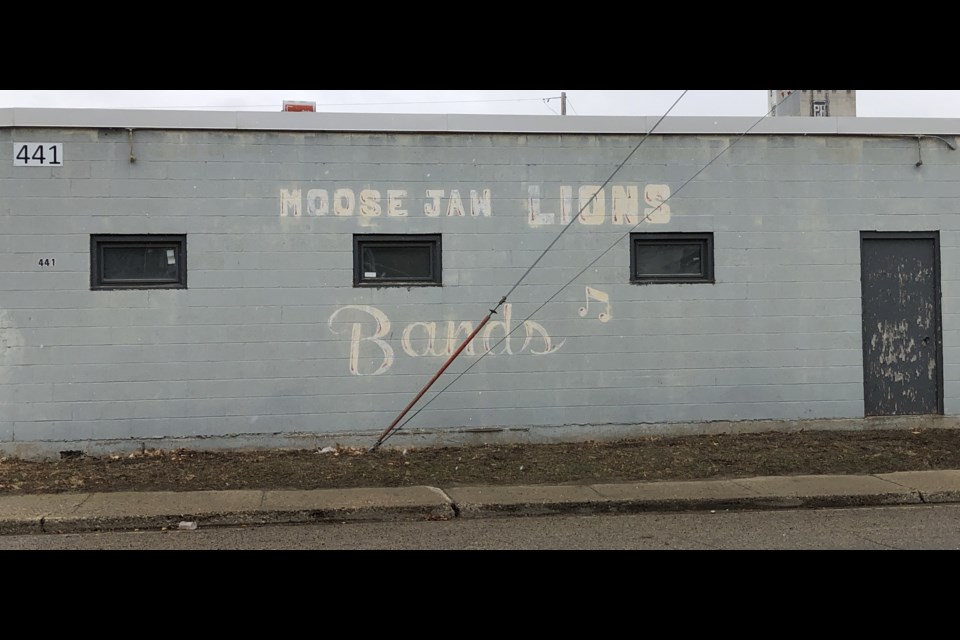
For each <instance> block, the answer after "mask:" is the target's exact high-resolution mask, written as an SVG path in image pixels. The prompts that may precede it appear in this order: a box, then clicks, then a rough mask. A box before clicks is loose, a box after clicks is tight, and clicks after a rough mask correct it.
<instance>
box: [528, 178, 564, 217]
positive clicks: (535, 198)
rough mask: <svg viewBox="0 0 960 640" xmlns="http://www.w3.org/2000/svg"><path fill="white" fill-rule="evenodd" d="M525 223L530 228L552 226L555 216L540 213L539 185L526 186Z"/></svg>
mask: <svg viewBox="0 0 960 640" xmlns="http://www.w3.org/2000/svg"><path fill="white" fill-rule="evenodd" d="M527 213H528V214H529V217H528V218H527V221H528V222H529V223H530V226H531V227H539V226H542V225H545V224H553V221H554V218H556V217H557V216H556V214H553V213H545V212H544V213H541V212H540V185H538V184H531V185H528V186H527Z"/></svg>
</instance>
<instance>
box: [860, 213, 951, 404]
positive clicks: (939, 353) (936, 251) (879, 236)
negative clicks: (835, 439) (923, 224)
mask: <svg viewBox="0 0 960 640" xmlns="http://www.w3.org/2000/svg"><path fill="white" fill-rule="evenodd" d="M867 240H933V304H934V314H935V315H934V318H935V319H936V323H937V330H936V335H935V337H934V340H936V351H935V353H936V357H937V413H936V414H935V415H941V416H942V415H944V413H943V318H942V314H941V306H942V305H941V301H940V296H941V293H940V232H939V231H861V232H860V348H861V350H862V351H863V415H864V417H874V416H867V370H868V363H867V349H866V345H865V344H864V340H866V336H867V334H866V331H865V330H864V329H865V327H864V326H863V317H864V305H865V303H866V300H865V298H864V296H863V283H864V276H865V275H866V274H865V273H864V261H863V245H864V241H867Z"/></svg>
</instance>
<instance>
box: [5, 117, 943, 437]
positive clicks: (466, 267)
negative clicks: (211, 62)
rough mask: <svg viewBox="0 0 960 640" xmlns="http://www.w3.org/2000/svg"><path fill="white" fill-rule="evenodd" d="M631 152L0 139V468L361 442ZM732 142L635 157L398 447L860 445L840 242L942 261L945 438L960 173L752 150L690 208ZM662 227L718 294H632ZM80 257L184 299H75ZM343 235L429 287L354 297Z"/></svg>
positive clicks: (297, 135)
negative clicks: (481, 440) (871, 239)
mask: <svg viewBox="0 0 960 640" xmlns="http://www.w3.org/2000/svg"><path fill="white" fill-rule="evenodd" d="M639 139H640V138H639V137H638V136H636V135H630V136H627V135H606V134H562V135H561V134H549V133H543V134H516V133H502V134H501V133H444V132H440V133H391V132H382V133H377V132H364V133H350V132H297V131H215V130H214V131H211V130H193V131H186V130H184V131H180V130H137V131H135V132H134V135H133V146H132V148H131V144H130V141H129V138H128V133H127V131H126V130H123V129H106V128H103V129H63V128H57V129H54V128H22V127H20V128H4V129H0V149H6V150H7V158H8V160H6V161H0V228H2V232H0V445H6V448H7V449H11V447H13V446H14V445H17V444H24V445H26V444H30V445H35V446H41V447H42V446H45V445H49V446H50V447H61V448H62V447H67V448H70V446H71V443H73V444H78V445H79V444H83V443H91V442H100V441H118V442H139V441H143V440H154V439H161V440H163V441H165V442H167V441H169V442H175V441H176V439H178V438H181V439H182V438H194V439H197V438H211V439H218V438H219V439H223V438H247V439H249V441H251V442H256V441H258V440H257V439H259V441H260V442H263V443H265V444H268V443H269V442H271V441H273V440H271V439H274V440H275V439H277V438H282V437H284V436H286V435H290V434H312V435H315V436H318V437H324V436H343V435H353V436H357V437H367V436H370V437H371V439H372V438H375V436H376V434H378V433H379V432H380V431H381V430H382V429H383V428H384V427H385V426H386V425H387V424H389V423H390V421H391V420H392V419H393V418H394V416H395V415H396V414H397V413H398V412H399V410H400V409H402V408H403V407H404V406H405V405H406V404H407V402H408V401H409V400H410V399H411V398H412V397H413V395H414V394H415V393H416V392H417V391H418V390H419V389H420V388H421V387H422V386H423V384H424V383H425V382H426V381H427V380H428V379H429V377H430V376H431V375H432V374H433V373H434V372H435V371H436V369H437V368H438V367H439V366H440V365H441V364H442V363H443V361H444V359H445V357H446V354H447V353H449V352H450V351H452V349H453V348H454V347H455V346H456V345H457V344H458V343H459V340H462V338H463V337H464V336H465V335H466V333H467V331H469V330H470V329H471V328H472V326H475V325H476V323H477V322H478V321H479V320H480V319H481V318H482V317H483V316H484V315H485V314H486V312H487V310H488V309H490V308H492V307H493V306H494V305H495V304H496V302H497V301H498V300H499V299H500V297H501V296H502V295H503V294H505V293H506V292H507V290H509V288H510V287H511V286H512V285H513V283H514V282H515V281H516V280H517V278H519V277H520V275H521V274H522V273H523V272H524V270H525V269H526V268H527V267H528V266H529V265H530V264H531V263H532V262H533V261H534V260H535V259H536V258H537V256H538V255H539V253H540V251H541V250H542V249H543V248H545V247H546V246H547V245H548V244H549V243H550V242H551V241H552V240H553V239H554V237H555V236H556V234H557V233H558V232H559V231H560V229H561V227H562V223H563V221H564V220H565V219H567V216H571V215H575V214H576V212H577V210H578V209H579V204H580V198H581V194H586V195H585V196H584V198H586V197H589V194H590V193H592V190H591V187H593V188H596V187H597V186H599V185H601V184H603V182H604V181H605V180H606V179H607V177H608V176H609V175H610V173H611V172H612V171H613V170H614V169H615V168H616V166H617V165H618V164H619V163H620V162H621V161H622V160H623V159H624V157H625V156H626V155H627V153H629V151H630V150H631V149H632V147H633V146H634V145H635V144H636V143H637V142H638V141H639ZM736 140H737V138H736V137H735V136H727V135H694V134H691V135H654V136H652V137H650V138H649V139H647V140H646V142H645V143H644V144H643V145H642V146H641V148H640V150H639V151H638V152H637V153H636V154H635V156H634V157H633V159H632V160H631V161H630V162H628V163H627V165H626V166H625V167H624V168H623V169H622V170H621V171H620V172H619V174H618V175H617V176H616V177H615V178H614V179H613V180H612V181H611V182H610V184H609V185H607V187H606V188H605V189H604V191H603V205H602V207H603V208H602V209H601V207H600V205H599V204H596V203H595V204H593V205H591V206H590V207H589V208H588V210H587V212H586V213H585V215H584V220H585V221H587V222H589V224H582V223H580V222H575V223H574V224H573V225H572V226H571V227H570V229H569V231H568V232H567V233H566V234H564V236H563V237H562V238H561V239H560V241H559V242H558V243H557V244H556V245H555V247H554V248H553V250H552V251H551V252H550V253H548V254H547V255H546V257H545V258H544V259H543V260H542V261H541V262H540V264H539V265H538V266H537V267H536V269H534V270H533V272H531V273H530V275H529V277H528V278H527V279H526V280H525V282H524V283H523V284H522V285H521V286H520V287H519V288H517V290H516V291H515V292H514V294H513V295H512V296H511V298H510V300H509V301H508V303H509V304H508V306H506V307H504V308H503V309H502V310H501V313H500V314H499V315H498V316H497V317H495V322H494V323H491V325H488V327H489V328H488V329H487V330H486V332H485V333H484V334H482V335H481V336H480V337H479V338H478V340H477V341H475V343H474V346H473V348H472V349H470V350H468V352H466V353H465V354H464V355H463V356H462V357H461V359H460V360H458V361H457V362H456V363H455V364H454V365H453V366H452V367H451V369H450V370H449V373H448V375H447V376H446V377H445V378H443V379H441V381H440V383H438V386H437V387H436V388H440V387H443V386H445V385H446V382H447V381H449V380H450V378H451V376H450V374H456V373H458V372H460V371H463V370H464V369H465V368H466V367H467V366H469V365H472V364H474V363H475V362H476V361H477V359H478V358H479V356H480V354H481V353H482V352H483V351H484V350H485V348H488V347H492V346H493V345H494V344H495V343H496V342H497V341H498V340H499V339H500V338H501V337H502V336H503V335H504V334H505V331H504V325H503V323H506V325H507V327H508V328H509V329H514V328H516V329H517V330H516V331H515V332H514V333H513V334H512V335H511V337H510V338H509V339H508V340H507V341H506V342H505V343H503V344H501V345H499V346H497V347H496V348H494V349H493V351H492V352H491V353H490V354H489V355H487V356H486V357H484V358H483V359H482V361H480V362H479V363H477V364H476V366H474V367H473V368H472V369H471V370H470V372H469V373H468V374H466V375H465V376H464V377H462V378H461V379H460V380H459V381H457V382H456V383H455V384H454V385H453V386H452V387H450V389H449V390H448V391H447V392H446V393H444V394H443V395H441V396H440V397H439V398H438V399H436V400H435V401H434V402H432V403H431V404H430V406H429V407H428V408H427V409H425V410H424V411H422V412H421V413H420V414H419V415H418V416H417V417H416V419H415V420H414V421H413V422H412V423H411V424H410V425H409V429H421V430H425V431H428V432H442V431H444V430H450V429H458V428H481V429H482V428H487V427H498V426H506V427H532V428H542V429H543V430H548V429H551V428H558V427H562V426H564V425H566V426H567V428H569V426H570V425H579V426H580V427H581V430H582V431H583V432H584V433H591V432H594V433H600V432H602V431H603V430H604V429H606V428H608V427H609V425H623V424H627V425H632V424H640V425H642V424H671V423H683V424H685V425H689V424H694V425H695V424H697V423H702V422H707V421H740V420H767V419H782V420H798V419H819V418H858V417H862V416H863V360H862V357H863V356H862V349H861V324H860V322H861V320H860V317H861V315H860V251H859V232H860V231H861V230H880V231H884V230H890V231H893V230H897V231H913V230H917V231H919V230H939V231H940V238H941V260H942V269H941V270H942V291H943V301H942V315H943V318H942V322H943V338H944V364H945V408H946V413H947V414H948V415H956V414H957V412H958V411H960V328H958V323H957V319H958V315H957V314H958V310H960V309H958V301H960V287H958V280H957V276H956V273H957V269H956V268H955V266H956V265H957V263H958V255H957V248H958V242H960V235H958V231H960V216H958V215H957V214H958V212H960V199H958V196H960V155H958V154H956V153H955V152H952V151H950V150H949V149H948V148H947V147H946V146H945V145H934V144H931V145H927V146H925V147H924V151H923V159H924V164H923V166H922V167H917V166H916V165H915V162H916V158H917V142H916V141H915V140H913V139H896V138H875V137H867V136H863V137H850V136H814V135H811V136H784V135H759V136H747V137H745V138H743V139H742V140H740V141H739V142H737V143H736V144H735V146H734V147H733V148H732V149H731V150H730V151H728V152H726V153H724V154H723V155H722V156H720V158H719V159H717V160H716V161H715V162H714V163H713V164H711V165H710V167H708V168H707V169H706V170H705V171H703V172H702V173H701V174H700V175H699V176H698V177H697V178H696V179H695V180H693V181H692V182H690V183H689V184H687V185H686V186H684V183H685V182H686V181H687V180H688V179H689V178H690V177H691V176H693V175H694V174H696V173H697V172H698V171H699V170H700V169H701V168H702V167H703V166H704V165H705V164H707V163H708V162H710V161H711V159H713V158H714V157H715V156H717V154H718V153H720V151H721V150H723V149H724V148H726V147H727V146H728V145H729V144H730V143H731V142H735V141H736ZM22 141H37V142H59V143H62V144H63V154H64V162H65V164H64V166H63V167H60V168H47V167H16V166H13V164H12V163H11V162H10V160H9V158H10V157H11V156H12V153H11V150H12V148H13V143H15V142H22ZM131 153H132V154H133V155H134V156H135V162H131V159H130V158H131ZM568 194H569V195H568ZM628 196H629V197H632V198H633V200H632V201H631V200H630V199H629V198H628ZM667 197H669V199H668V201H667V203H666V205H665V206H664V208H663V209H662V210H661V211H659V212H658V213H656V214H654V215H653V216H652V218H651V222H644V223H643V224H641V226H640V228H639V229H638V231H643V230H647V231H672V232H713V233H714V255H715V269H714V271H715V277H716V283H715V284H655V285H635V284H631V283H630V281H629V264H630V251H629V242H628V239H627V238H626V237H624V236H625V234H627V233H628V232H629V230H630V228H631V227H632V226H633V224H632V222H631V220H632V219H636V218H640V217H643V215H644V214H645V212H646V211H649V210H652V208H653V207H654V206H656V204H658V203H660V202H662V201H663V200H664V198H667ZM351 199H352V200H351ZM615 200H616V202H615ZM351 201H352V205H351ZM631 207H635V208H631ZM615 208H616V209H617V211H618V213H617V216H616V218H617V219H615V216H614V209H615ZM401 212H403V213H404V215H399V214H400V213H401ZM624 212H627V214H628V215H624ZM634 212H636V215H634ZM97 233H122V234H149V233H157V234H161V233H162V234H175V233H176V234H186V235H187V255H188V258H187V262H188V282H189V288H188V289H186V290H151V291H146V290H130V291H127V290H124V291H91V290H90V255H89V254H90V235H91V234H97ZM356 233H440V234H442V250H443V256H442V260H443V286H442V287H423V288H415V287H414V288H355V287H354V286H353V256H352V250H353V244H352V237H353V235H354V234H356ZM603 252H606V253H603ZM601 253H603V255H602V257H599V259H597V257H598V256H600V255H601ZM46 258H49V259H51V260H54V259H55V261H56V264H55V266H49V267H47V266H38V261H39V260H41V259H46ZM595 259H596V262H595V263H593V264H592V266H589V267H588V268H586V269H585V271H584V272H583V273H582V274H581V275H579V276H578V277H576V278H575V279H574V281H573V282H572V283H571V284H569V285H567V286H563V285H565V283H567V281H568V280H570V279H571V278H574V276H577V274H578V273H579V272H580V271H581V270H583V269H584V268H585V267H587V265H588V264H590V263H591V261H593V260H595ZM551 298H552V300H551V302H549V303H548V304H546V305H545V306H543V307H542V308H541V309H539V310H537V309H538V307H540V306H541V305H542V304H543V303H544V301H546V300H548V299H551ZM587 303H589V305H588V304H587ZM531 314H532V315H531ZM601 314H603V315H602V316H601ZM427 397H428V398H430V397H431V396H430V395H428V396H427ZM684 428H685V429H687V431H696V430H697V427H696V426H689V427H684ZM643 430H644V428H643V427H639V428H638V430H637V433H642V432H643ZM371 442H372V440H371ZM73 448H77V447H73Z"/></svg>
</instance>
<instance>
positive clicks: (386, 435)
mask: <svg viewBox="0 0 960 640" xmlns="http://www.w3.org/2000/svg"><path fill="white" fill-rule="evenodd" d="M688 91H689V90H684V92H683V93H681V94H680V96H679V97H678V98H677V99H676V100H675V101H674V102H673V104H671V105H670V108H669V109H667V110H666V112H664V114H663V115H662V116H660V118H659V119H658V120H657V121H656V122H655V123H654V124H653V126H652V127H650V129H649V130H648V131H647V132H646V133H645V134H644V136H643V137H642V138H641V139H640V141H639V142H638V143H637V144H636V145H635V146H634V147H633V149H631V150H630V153H629V154H627V157H625V158H624V159H623V161H622V162H621V163H620V164H619V165H617V168H616V169H614V170H613V173H611V174H610V176H609V177H607V179H606V180H604V182H603V184H602V185H600V187H599V188H598V189H597V190H596V191H595V192H594V193H593V195H592V196H590V198H589V199H588V200H587V201H586V202H585V203H584V204H583V206H581V207H580V210H579V211H577V215H575V216H573V217H572V218H571V219H570V221H569V222H567V224H566V225H565V226H564V227H563V229H561V230H560V232H559V233H558V234H557V235H556V237H554V239H553V241H552V242H551V243H550V244H548V245H547V247H546V248H545V249H544V250H543V251H541V252H540V255H539V256H537V259H536V260H534V261H533V264H531V265H530V266H529V267H528V268H527V270H526V271H524V272H523V275H521V276H520V278H519V279H518V280H517V282H516V283H515V284H514V285H513V286H512V287H510V290H509V291H508V292H507V293H506V295H504V296H503V297H502V298H500V302H498V303H497V304H496V306H494V307H493V308H492V309H490V311H489V313H488V314H487V315H486V316H485V317H484V318H483V320H481V321H480V324H479V326H478V327H477V328H476V329H474V331H473V333H472V334H471V335H470V336H468V337H467V339H466V340H464V342H463V344H461V345H460V347H459V348H458V349H457V351H456V352H454V353H453V354H452V355H451V356H450V357H449V358H448V359H447V361H446V362H445V363H444V364H443V366H441V367H440V370H439V371H438V372H437V373H436V374H434V376H433V378H431V379H430V381H429V382H427V384H426V385H425V386H424V387H423V388H422V389H421V390H420V392H419V393H418V394H417V395H416V397H414V399H413V400H412V401H411V402H410V403H409V404H408V405H407V406H406V407H405V408H404V409H403V410H402V411H401V412H400V414H399V415H398V416H397V417H396V418H395V419H394V421H393V422H392V423H391V424H390V426H388V427H387V428H386V429H385V430H384V431H383V433H381V434H380V437H379V438H378V439H377V441H376V443H375V444H374V445H373V447H372V448H371V451H375V450H376V449H377V448H378V447H379V446H380V445H382V444H383V443H384V442H385V441H386V440H387V438H389V437H390V436H391V435H393V433H395V432H396V431H397V430H399V429H400V428H401V427H402V426H403V424H407V423H408V422H409V420H407V421H405V422H404V423H403V424H401V425H400V426H399V427H398V426H397V425H398V423H399V421H400V420H402V419H403V417H404V416H405V415H406V413H407V412H408V411H410V409H412V408H413V406H414V405H415V404H416V403H417V402H418V401H419V400H420V398H421V397H423V395H424V394H425V393H426V392H427V391H428V390H429V389H430V387H431V386H433V383H434V382H436V381H437V379H438V378H439V377H440V376H441V375H442V374H443V372H444V371H446V370H447V367H449V366H450V365H451V364H452V363H453V361H454V359H456V357H457V356H458V355H460V352H461V351H463V349H464V348H465V347H466V345H467V344H468V343H469V342H470V340H472V339H473V337H474V336H475V335H476V333H477V332H478V331H479V329H480V327H482V326H483V325H485V324H486V323H487V322H488V321H489V320H490V317H491V316H492V315H493V314H495V313H496V312H497V310H499V309H500V307H501V306H503V304H504V303H506V301H507V299H508V298H509V297H510V296H511V295H513V292H514V291H516V289H517V287H519V286H520V283H522V282H523V281H524V279H525V278H526V277H527V276H528V275H529V274H530V272H531V271H533V269H534V267H536V266H537V265H538V264H539V263H540V260H542V259H543V256H545V255H546V254H547V252H548V251H550V249H552V248H553V246H554V245H555V244H556V243H557V242H558V241H559V240H560V238H561V237H562V236H563V234H564V233H566V232H567V230H568V229H569V228H570V227H571V225H573V223H574V222H575V221H576V220H577V219H578V218H579V217H580V215H581V214H582V213H583V212H584V211H585V210H586V208H587V207H588V206H590V205H591V204H592V203H593V201H594V200H595V199H596V197H597V195H598V194H599V193H600V192H601V191H602V190H603V189H604V187H606V186H607V184H609V182H610V181H611V180H613V178H614V176H616V175H617V173H619V172H620V170H621V169H623V167H624V165H626V164H627V162H629V160H630V158H632V157H633V156H634V154H635V153H636V152H637V150H639V149H640V147H641V146H643V143H644V142H646V141H647V139H649V138H650V135H651V134H652V133H653V132H654V131H655V130H656V128H657V127H658V126H660V123H661V122H663V120H664V118H666V117H667V116H668V115H669V114H670V112H671V111H673V109H674V108H675V107H676V106H677V104H679V102H680V100H682V99H683V97H684V96H686V95H687V93H688ZM546 102H547V100H546V99H545V100H544V104H546ZM554 113H556V112H554ZM567 284H569V283H567ZM566 286H567V285H564V288H565V287H566ZM554 295H556V294H554ZM511 333H512V332H511ZM509 335H510V334H509V333H508V334H507V336H509ZM507 336H505V337H504V339H506V337H507ZM499 344H500V343H499V342H498V343H497V345H499ZM497 345H494V346H495V347H496V346H497ZM485 355H486V353H484V354H483V355H482V356H481V357H480V358H479V359H478V360H477V362H479V361H480V360H481V359H482V358H483V356H485ZM469 370H470V368H467V370H466V371H469ZM466 371H464V373H466ZM462 375H463V374H462V373H461V374H460V376H462ZM460 376H457V377H456V378H455V379H454V382H455V381H456V380H458V379H459V378H460ZM451 384H452V383H451ZM449 386H450V385H447V386H446V387H444V388H443V389H441V391H440V392H439V393H443V391H445V390H446V389H448V388H449ZM439 393H438V394H437V395H439ZM434 397H436V396H434ZM432 401H433V399H432V398H431V402H432ZM427 404H429V402H428V403H426V404H425V405H424V407H425V406H427ZM422 409H423V407H421V410H422ZM418 413H420V411H419V410H418V411H417V412H416V413H414V414H413V415H414V416H416V415H417V414H418ZM412 417H413V416H411V418H412Z"/></svg>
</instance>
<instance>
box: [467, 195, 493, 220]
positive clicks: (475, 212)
mask: <svg viewBox="0 0 960 640" xmlns="http://www.w3.org/2000/svg"><path fill="white" fill-rule="evenodd" d="M492 213H493V208H492V207H491V206H490V189H482V190H481V191H480V193H479V194H478V193H477V192H476V190H474V189H470V215H471V216H473V217H474V218H476V217H477V216H484V217H486V218H489V217H490V215H491V214H492Z"/></svg>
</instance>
